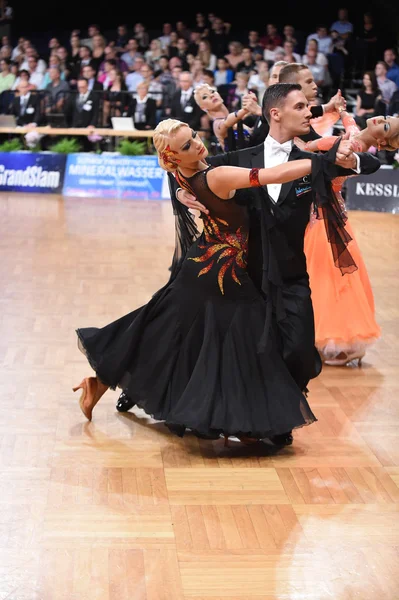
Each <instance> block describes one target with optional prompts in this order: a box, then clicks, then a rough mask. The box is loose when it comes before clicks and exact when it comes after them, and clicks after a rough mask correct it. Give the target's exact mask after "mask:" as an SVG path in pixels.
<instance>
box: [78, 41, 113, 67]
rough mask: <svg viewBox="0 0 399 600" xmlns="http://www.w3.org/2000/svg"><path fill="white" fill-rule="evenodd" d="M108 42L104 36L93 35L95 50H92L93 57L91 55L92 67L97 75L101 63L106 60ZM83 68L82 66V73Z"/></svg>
mask: <svg viewBox="0 0 399 600" xmlns="http://www.w3.org/2000/svg"><path fill="white" fill-rule="evenodd" d="M106 45H107V44H106V41H105V38H104V36H102V35H99V34H97V35H93V50H92V55H91V65H92V67H93V68H94V70H95V72H96V73H97V72H98V70H99V68H100V65H101V63H102V62H103V61H104V59H105V48H106ZM83 66H84V65H82V69H81V71H82V73H83Z"/></svg>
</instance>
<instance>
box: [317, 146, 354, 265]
mask: <svg viewBox="0 0 399 600" xmlns="http://www.w3.org/2000/svg"><path fill="white" fill-rule="evenodd" d="M339 143H340V140H339V139H338V140H337V142H336V143H335V144H334V146H333V147H332V148H331V150H329V151H328V152H326V153H325V154H312V187H313V192H314V197H315V201H314V205H315V210H316V214H317V212H318V211H317V209H318V208H320V209H321V212H322V216H323V220H324V225H325V228H326V234H327V239H328V241H329V243H330V245H331V251H332V255H333V259H334V264H335V266H336V267H337V268H338V269H340V270H341V273H342V275H346V274H348V273H353V272H354V271H356V269H357V265H356V263H355V261H354V259H353V257H352V255H351V253H350V252H349V250H348V244H349V242H350V241H352V238H351V236H350V235H349V233H348V232H347V231H346V229H345V223H346V221H347V216H346V214H345V211H344V209H343V207H342V206H341V204H340V203H339V201H338V198H337V197H336V195H335V194H334V191H333V189H332V187H331V180H332V179H333V178H334V177H336V166H335V164H334V161H335V156H336V153H337V148H338V146H339Z"/></svg>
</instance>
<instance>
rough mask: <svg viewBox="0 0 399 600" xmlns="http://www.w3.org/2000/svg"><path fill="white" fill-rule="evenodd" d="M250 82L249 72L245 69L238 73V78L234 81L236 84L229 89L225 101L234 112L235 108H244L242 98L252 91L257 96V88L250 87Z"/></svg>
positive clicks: (230, 110)
mask: <svg viewBox="0 0 399 600" xmlns="http://www.w3.org/2000/svg"><path fill="white" fill-rule="evenodd" d="M248 82H249V75H248V73H245V72H244V71H241V72H239V73H236V78H235V81H234V82H233V83H234V86H232V87H231V88H230V90H229V91H228V93H227V98H226V102H225V104H226V106H227V108H228V110H229V112H234V111H235V110H239V109H240V108H242V98H243V97H244V96H245V95H246V94H248V93H249V92H250V91H251V92H254V94H255V95H256V96H257V94H256V90H254V89H250V88H249V87H248Z"/></svg>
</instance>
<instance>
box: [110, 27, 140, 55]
mask: <svg viewBox="0 0 399 600" xmlns="http://www.w3.org/2000/svg"><path fill="white" fill-rule="evenodd" d="M136 39H137V38H136ZM128 41H129V34H128V31H127V27H126V25H118V29H117V30H116V40H115V46H114V48H115V50H116V52H119V53H120V54H122V52H125V51H126V46H127V44H128Z"/></svg>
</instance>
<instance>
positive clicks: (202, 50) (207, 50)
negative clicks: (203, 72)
mask: <svg viewBox="0 0 399 600" xmlns="http://www.w3.org/2000/svg"><path fill="white" fill-rule="evenodd" d="M197 57H198V58H200V59H201V61H202V64H203V65H204V67H205V69H210V70H211V71H213V70H214V69H215V68H216V55H215V54H212V50H211V45H210V43H209V41H208V40H200V42H199V49H198V54H197Z"/></svg>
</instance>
